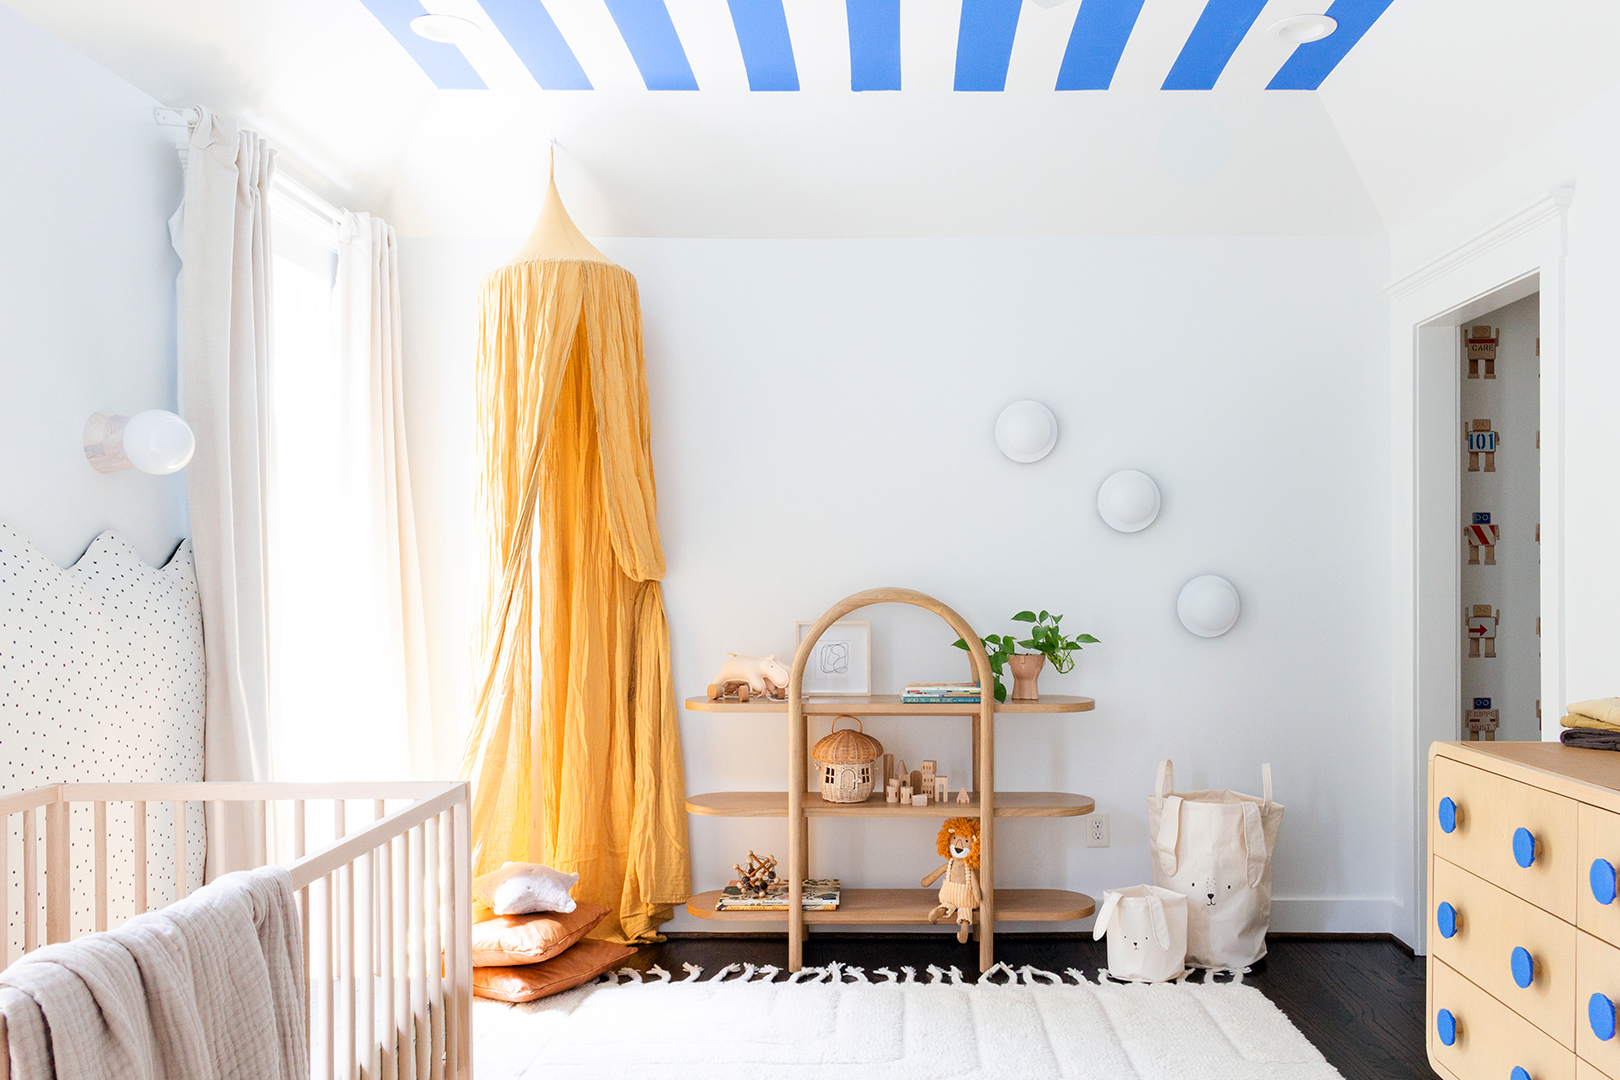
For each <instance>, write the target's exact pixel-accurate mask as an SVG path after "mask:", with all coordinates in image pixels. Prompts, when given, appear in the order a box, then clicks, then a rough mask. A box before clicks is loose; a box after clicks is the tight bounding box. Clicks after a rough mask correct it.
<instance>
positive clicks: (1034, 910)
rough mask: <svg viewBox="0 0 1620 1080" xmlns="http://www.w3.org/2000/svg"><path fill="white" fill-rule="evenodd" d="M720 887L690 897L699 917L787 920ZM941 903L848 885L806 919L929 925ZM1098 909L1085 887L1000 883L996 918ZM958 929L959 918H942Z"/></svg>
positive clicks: (1060, 918) (1033, 918)
mask: <svg viewBox="0 0 1620 1080" xmlns="http://www.w3.org/2000/svg"><path fill="white" fill-rule="evenodd" d="M719 900H720V891H719V890H718V889H716V890H714V891H713V892H704V893H698V894H697V895H696V896H694V897H692V899H690V900H688V901H687V903H686V910H687V913H688V914H690V915H692V916H693V917H694V918H698V919H718V920H722V921H724V922H750V923H772V922H774V923H785V922H787V921H788V913H787V912H785V911H716V910H715V909H714V905H715V904H716V903H718V902H719ZM938 903H939V890H938V889H844V890H843V891H842V893H841V894H840V895H839V898H838V910H836V911H806V912H805V913H804V921H805V922H807V923H812V924H817V923H819V924H824V925H825V924H833V925H836V924H840V923H842V924H843V925H845V926H917V925H928V913H929V912H930V911H932V910H933V909H934V907H935V905H937V904H938ZM1096 913H1097V903H1096V901H1094V900H1093V899H1092V898H1091V897H1089V896H1087V895H1086V894H1085V893H1079V892H1070V891H1069V890H1067V889H997V890H996V919H997V920H998V921H1001V922H1067V921H1069V920H1071V919H1085V918H1089V917H1090V916H1092V915H1095V914H1096ZM939 925H941V926H944V927H947V928H949V929H955V926H956V924H955V923H943V924H939Z"/></svg>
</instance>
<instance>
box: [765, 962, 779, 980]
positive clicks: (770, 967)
mask: <svg viewBox="0 0 1620 1080" xmlns="http://www.w3.org/2000/svg"><path fill="white" fill-rule="evenodd" d="M781 970H782V969H781V968H779V967H777V966H776V965H775V964H766V965H765V966H764V967H762V968H760V969H759V981H760V982H772V981H774V980H775V979H776V973H777V972H779V971H781Z"/></svg>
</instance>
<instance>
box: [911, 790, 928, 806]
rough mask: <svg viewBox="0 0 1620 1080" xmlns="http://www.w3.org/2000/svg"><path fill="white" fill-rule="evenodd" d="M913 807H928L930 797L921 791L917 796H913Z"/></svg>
mask: <svg viewBox="0 0 1620 1080" xmlns="http://www.w3.org/2000/svg"><path fill="white" fill-rule="evenodd" d="M911 805H912V806H927V805H928V796H927V795H925V794H923V793H922V792H920V791H919V792H918V793H917V794H915V795H913V796H912V797H911Z"/></svg>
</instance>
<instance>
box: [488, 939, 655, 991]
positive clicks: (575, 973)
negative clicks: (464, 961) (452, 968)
mask: <svg viewBox="0 0 1620 1080" xmlns="http://www.w3.org/2000/svg"><path fill="white" fill-rule="evenodd" d="M635 951H636V950H635V946H633V945H615V944H613V943H612V942H610V941H595V940H592V939H591V938H586V939H584V940H583V941H580V942H577V943H576V944H574V945H573V946H571V947H570V948H568V949H565V950H563V951H562V952H561V953H558V954H557V955H556V956H553V957H552V958H551V959H550V960H546V961H544V962H542V963H539V964H520V965H517V966H515V967H475V968H473V993H474V994H477V995H478V996H479V997H485V998H493V999H495V1000H496V1001H534V1000H536V999H538V998H543V997H549V996H550V995H552V994H560V993H562V992H563V991H564V990H572V989H573V988H574V987H576V986H578V985H580V984H581V983H585V982H589V981H590V980H592V979H594V978H596V977H597V976H598V975H601V974H603V973H604V972H608V971H612V970H613V969H615V968H617V967H618V966H619V965H621V964H623V963H624V962H625V960H626V959H628V958H629V957H631V956H633V955H634V954H635Z"/></svg>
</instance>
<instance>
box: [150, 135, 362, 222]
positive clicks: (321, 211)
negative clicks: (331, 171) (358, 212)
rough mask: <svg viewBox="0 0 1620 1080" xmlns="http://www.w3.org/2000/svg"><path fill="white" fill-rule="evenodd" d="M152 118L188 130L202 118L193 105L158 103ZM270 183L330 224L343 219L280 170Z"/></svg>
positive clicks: (336, 209)
mask: <svg viewBox="0 0 1620 1080" xmlns="http://www.w3.org/2000/svg"><path fill="white" fill-rule="evenodd" d="M152 119H154V120H156V121H157V122H158V123H159V124H160V125H162V126H163V127H183V128H186V129H187V130H190V129H191V128H192V127H194V126H196V123H197V121H199V120H201V119H202V111H201V110H200V109H198V108H197V107H196V106H195V105H191V106H187V107H186V108H184V109H170V108H167V107H165V106H162V105H159V106H158V107H157V108H155V109H153V110H152ZM184 158H185V152H184V148H182V150H181V160H184ZM271 183H272V184H274V185H275V186H276V187H278V188H280V189H281V192H282V194H284V195H287V196H289V197H290V198H293V199H296V200H298V201H299V202H301V203H303V204H304V207H305V208H306V209H307V210H309V211H310V212H311V213H314V214H317V215H319V216H320V217H323V218H326V219H327V220H328V221H330V222H332V224H334V225H336V224H338V223H340V222H341V221H342V220H343V211H342V210H339V209H338V208H337V207H335V206H333V205H332V204H331V203H329V202H327V201H326V200H325V199H323V198H321V197H320V196H319V195H317V194H315V193H314V192H313V191H311V190H310V189H309V188H307V187H305V186H304V185H303V184H300V183H299V182H298V181H296V180H294V179H293V178H292V177H290V176H288V175H287V174H286V173H285V172H283V171H282V170H280V169H277V170H276V174H275V177H274V179H273V180H272V181H271Z"/></svg>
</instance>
